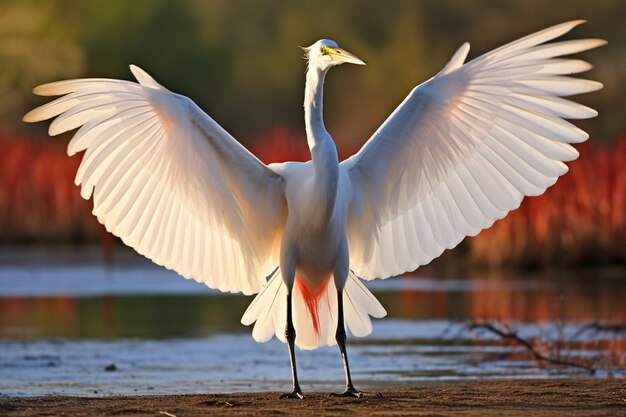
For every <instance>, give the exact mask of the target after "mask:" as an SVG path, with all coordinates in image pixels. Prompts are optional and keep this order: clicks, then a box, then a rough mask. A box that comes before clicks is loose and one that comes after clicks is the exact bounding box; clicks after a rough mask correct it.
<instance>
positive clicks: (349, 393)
mask: <svg viewBox="0 0 626 417" xmlns="http://www.w3.org/2000/svg"><path fill="white" fill-rule="evenodd" d="M363 395H364V394H363V393H362V392H361V391H357V389H356V388H354V387H352V386H350V387H348V388H346V390H345V391H344V392H340V393H337V392H331V393H330V395H329V397H354V398H362V397H363Z"/></svg>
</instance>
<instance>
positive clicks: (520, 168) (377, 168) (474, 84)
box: [341, 21, 605, 279]
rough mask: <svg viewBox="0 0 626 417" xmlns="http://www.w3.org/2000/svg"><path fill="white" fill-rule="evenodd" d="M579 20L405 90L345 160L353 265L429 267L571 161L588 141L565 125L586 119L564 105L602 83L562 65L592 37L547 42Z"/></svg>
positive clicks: (367, 271)
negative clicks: (401, 99) (401, 98)
mask: <svg viewBox="0 0 626 417" xmlns="http://www.w3.org/2000/svg"><path fill="white" fill-rule="evenodd" d="M580 23H582V21H572V22H567V23H563V24H561V25H557V26H554V27H551V28H548V29H545V30H542V31H540V32H537V33H535V34H531V35H528V36H526V37H524V38H521V39H519V40H517V41H514V42H511V43H509V44H507V45H504V46H502V47H500V48H497V49H495V50H493V51H491V52H488V53H486V54H484V55H482V56H479V57H478V58H475V59H474V60H472V61H470V62H468V63H466V64H463V61H464V59H465V57H466V56H467V53H468V50H469V46H468V44H464V45H463V46H462V47H461V48H460V49H459V51H457V53H455V54H454V56H453V57H452V59H451V60H450V62H449V63H448V64H447V65H446V66H445V67H444V69H443V70H442V71H441V72H440V73H439V74H437V75H436V76H435V77H433V78H431V79H430V80H428V81H427V82H425V83H424V84H422V85H420V86H418V87H416V88H415V89H413V91H411V93H410V94H409V96H408V97H407V98H406V99H405V100H404V102H403V103H401V104H400V106H399V107H398V108H397V109H396V110H395V111H394V112H393V114H392V115H391V116H390V117H389V118H388V119H387V121H386V122H385V123H384V124H383V125H382V126H381V127H380V128H379V129H378V130H377V131H376V132H375V133H374V135H373V136H372V137H371V138H370V140H369V141H368V142H367V143H366V144H365V145H364V146H363V148H362V149H361V150H360V151H359V152H358V153H357V154H356V155H354V156H352V157H351V158H349V159H348V160H346V161H344V162H343V163H342V164H341V169H342V170H343V172H344V174H345V176H346V177H347V178H348V179H349V181H350V186H349V187H347V189H349V190H351V192H352V193H351V203H350V216H349V219H350V220H349V226H348V227H349V232H348V234H349V247H350V258H351V268H352V269H353V270H354V271H355V273H356V274H357V275H359V276H361V277H363V278H366V279H372V278H375V277H379V278H386V277H389V276H393V275H396V274H399V273H402V272H405V271H409V270H413V269H415V268H417V267H418V266H419V265H424V264H425V263H428V262H430V260H432V259H433V258H435V257H437V256H439V255H440V254H441V252H442V251H443V250H444V249H446V248H448V249H449V248H453V247H454V246H456V245H457V244H458V243H459V242H460V241H461V240H462V239H463V238H464V237H465V236H474V235H476V234H477V233H478V232H480V230H482V229H485V228H487V227H490V226H491V225H492V224H493V222H494V221H496V220H498V219H500V218H502V217H504V216H505V215H506V214H507V213H508V212H509V211H511V210H514V209H515V208H517V207H518V206H519V205H520V203H521V201H522V199H523V197H524V196H527V195H539V194H541V193H543V192H544V191H545V189H546V188H548V187H550V186H551V185H553V184H554V183H555V182H556V180H557V179H558V177H559V176H561V175H563V174H565V173H566V172H567V170H568V168H567V165H565V164H564V162H566V161H571V160H574V159H576V158H577V157H578V152H577V151H576V150H575V149H574V148H573V147H572V146H571V145H569V144H571V143H579V142H583V141H585V140H587V139H588V137H589V135H588V134H587V133H586V132H584V131H583V130H581V129H580V128H578V127H576V126H575V125H573V124H572V123H570V122H568V121H566V120H563V119H564V118H569V119H586V118H590V117H595V116H596V115H597V112H596V111H595V110H593V109H590V108H589V107H586V106H583V105H580V104H578V103H575V102H573V101H570V100H568V99H565V98H562V97H565V96H570V95H574V94H580V93H585V92H590V91H595V90H598V89H599V88H601V87H602V84H600V83H598V82H596V81H591V80H584V79H577V78H572V77H570V76H569V75H571V74H576V73H580V72H583V71H586V70H589V69H590V68H591V65H589V64H588V63H586V62H584V61H581V60H577V59H568V58H562V57H563V56H564V55H569V54H573V53H578V52H582V51H586V50H588V49H592V48H595V47H598V46H601V45H603V44H604V43H605V41H603V40H599V39H581V40H567V41H560V42H552V43H547V44H546V43H545V42H548V41H551V40H553V39H555V38H558V37H559V36H562V35H563V34H565V33H567V32H569V31H570V30H571V29H572V28H574V27H575V26H577V25H579V24H580Z"/></svg>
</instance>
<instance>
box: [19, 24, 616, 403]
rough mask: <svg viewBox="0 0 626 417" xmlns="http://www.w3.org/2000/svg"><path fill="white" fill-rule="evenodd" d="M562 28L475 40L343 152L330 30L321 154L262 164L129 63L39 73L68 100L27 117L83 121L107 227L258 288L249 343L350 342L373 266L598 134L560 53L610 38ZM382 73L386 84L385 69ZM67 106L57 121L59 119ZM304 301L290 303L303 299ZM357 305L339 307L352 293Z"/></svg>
mask: <svg viewBox="0 0 626 417" xmlns="http://www.w3.org/2000/svg"><path fill="white" fill-rule="evenodd" d="M580 23H582V21H572V22H567V23H563V24H560V25H557V26H554V27H551V28H548V29H545V30H542V31H540V32H537V33H535V34H532V35H529V36H526V37H524V38H522V39H519V40H517V41H514V42H512V43H509V44H507V45H505V46H502V47H500V48H498V49H495V50H493V51H491V52H489V53H486V54H484V55H482V56H479V57H478V58H475V59H474V60H472V61H469V62H467V63H464V61H465V59H466V57H467V54H468V51H469V45H468V44H467V43H465V44H463V45H462V46H461V47H460V48H459V50H458V51H457V52H456V53H455V54H454V56H453V57H452V59H451V60H450V62H448V63H447V65H446V66H445V67H444V68H443V69H442V70H441V71H440V72H439V73H438V74H437V75H435V76H434V77H432V78H431V79H430V80H428V81H426V82H424V83H423V84H421V85H419V86H418V87H416V88H414V89H413V90H412V91H411V92H410V94H409V95H408V97H407V98H406V99H405V100H404V101H403V102H402V104H400V106H399V107H398V108H397V109H396V110H395V111H394V112H393V114H392V115H391V116H390V117H389V118H388V119H387V121H386V122H385V123H384V124H383V125H382V126H381V127H380V128H379V129H378V130H377V131H376V132H375V133H374V134H373V136H372V137H371V138H370V139H369V141H367V143H366V144H365V145H364V146H363V148H362V149H361V150H360V151H359V152H358V153H357V154H356V155H354V156H352V157H351V158H349V159H347V160H345V161H343V162H341V163H339V161H338V158H337V151H336V148H335V144H334V143H333V141H332V139H331V137H330V135H329V134H328V132H327V131H326V129H325V127H324V122H323V117H322V91H323V84H324V78H325V76H326V74H327V72H328V70H329V69H330V68H331V67H333V66H335V65H338V64H342V63H352V64H358V65H364V64H365V63H364V62H363V61H361V60H360V59H359V58H357V57H356V56H354V55H352V54H350V53H348V52H346V51H345V50H343V49H341V48H339V47H338V46H337V44H336V43H335V42H333V41H330V40H320V41H318V42H316V43H315V44H313V45H312V46H311V47H309V48H307V49H306V51H307V58H308V71H307V73H306V87H305V98H304V113H305V121H306V133H307V141H308V145H309V148H310V150H311V159H312V160H311V161H309V162H306V163H297V162H286V163H280V164H270V165H267V166H266V165H264V164H263V163H262V162H261V161H259V160H258V159H257V158H256V157H255V156H254V155H252V154H251V153H250V152H248V151H247V150H246V149H245V148H244V147H243V146H242V145H240V144H239V143H238V142H237V141H236V140H235V139H234V138H233V137H232V136H231V135H229V134H228V133H227V132H226V131H225V130H224V129H223V128H221V127H220V126H219V125H218V124H217V123H216V122H215V121H214V120H213V119H211V118H210V117H209V116H208V115H207V114H205V113H204V112H203V111H202V110H201V109H200V108H198V107H197V106H196V104H194V102H193V101H191V100H190V99H189V98H187V97H184V96H181V95H178V94H175V93H172V92H171V91H169V90H167V89H166V88H165V87H163V86H162V85H160V84H159V83H157V82H156V81H155V80H154V79H153V78H152V77H150V76H149V75H148V74H147V73H146V72H144V71H143V70H141V69H139V68H138V67H136V66H131V71H132V72H133V74H134V75H135V77H136V79H137V81H138V83H135V82H130V81H121V80H112V79H78V80H69V81H60V82H54V83H50V84H45V85H41V86H39V87H36V88H35V89H34V93H35V94H38V95H43V96H54V95H62V97H61V98H58V99H56V100H55V101H52V102H50V103H48V104H45V105H43V106H41V107H39V108H37V109H35V110H33V111H31V112H30V113H28V114H27V115H26V116H25V117H24V120H25V121H28V122H35V121H41V120H46V119H50V118H54V117H56V119H55V120H54V121H53V122H52V124H51V125H50V130H49V133H50V135H58V134H60V133H63V132H66V131H69V130H72V129H75V128H79V127H80V129H79V130H78V132H77V133H76V134H75V135H74V137H73V139H72V140H71V142H70V144H69V146H68V154H69V155H74V154H75V153H77V152H81V151H85V153H84V155H83V159H82V162H81V164H80V168H79V169H78V173H77V175H76V184H77V185H80V186H81V195H82V196H83V197H84V198H85V199H88V198H90V197H91V196H93V205H94V209H93V213H94V215H95V216H97V218H98V221H100V222H101V223H102V224H103V225H104V226H105V227H106V229H107V230H108V231H109V232H111V233H113V234H115V235H116V236H119V237H120V238H121V239H122V240H123V241H124V242H125V243H126V244H127V245H129V246H132V247H133V248H135V250H137V252H139V253H141V254H143V255H145V256H146V257H148V258H150V259H152V260H153V261H154V262H155V263H157V264H159V265H163V266H165V267H167V268H170V269H173V270H175V271H177V272H178V273H179V274H181V275H183V276H184V277H187V278H193V279H195V280H197V281H199V282H203V283H205V284H206V285H208V286H209V287H212V288H218V289H220V290H222V291H232V292H243V293H244V294H254V293H258V295H257V296H256V298H255V299H254V300H253V301H252V303H251V304H250V306H249V308H248V309H247V311H246V312H245V314H244V316H243V318H242V323H243V324H246V325H250V324H252V323H256V324H255V326H254V330H253V332H252V334H253V336H254V338H255V340H257V341H259V342H264V341H267V340H269V339H270V338H271V337H272V336H273V335H276V336H277V337H278V339H280V340H281V341H283V342H286V343H287V344H288V347H289V354H290V359H291V365H292V372H293V391H292V392H291V393H290V394H285V396H284V397H290V398H302V391H301V389H300V385H299V383H298V378H297V372H296V360H295V353H294V344H295V345H298V346H300V347H301V348H303V349H313V348H316V347H318V346H321V345H334V344H335V343H336V344H338V345H339V349H340V352H341V355H342V358H343V363H344V368H345V377H346V390H345V392H343V393H342V394H340V395H346V396H360V393H359V392H358V391H357V390H356V389H355V388H354V385H353V384H352V380H351V378H350V370H349V366H348V356H347V353H346V347H345V341H346V329H349V330H350V332H351V333H352V334H353V335H355V336H365V335H367V334H369V333H370V332H371V331H372V325H371V321H370V316H373V317H382V316H384V315H385V314H386V312H385V310H384V308H383V307H382V306H381V305H380V303H379V302H378V301H377V300H376V298H374V296H373V295H372V294H371V293H370V292H369V291H368V290H367V289H366V288H365V286H364V285H363V284H362V283H361V279H364V280H371V279H374V278H387V277H391V276H394V275H398V274H401V273H403V272H405V271H412V270H414V269H416V268H418V267H419V266H420V265H425V264H427V263H428V262H430V261H431V260H432V259H434V258H436V257H437V256H439V255H440V254H441V253H442V252H443V250H444V249H451V248H453V247H455V246H456V245H457V244H458V243H459V242H460V241H461V240H462V239H463V238H464V237H465V236H474V235H476V234H477V233H479V232H480V231H481V230H482V229H485V228H488V227H490V226H491V225H492V224H493V222H494V221H496V220H498V219H501V218H502V217H504V216H505V215H506V214H507V213H508V212H509V211H511V210H514V209H515V208H517V207H518V206H519V205H520V202H521V201H522V198H523V197H524V196H527V195H528V196H531V195H539V194H541V193H543V192H544V191H545V190H546V188H548V187H550V186H551V185H552V184H554V183H555V182H556V180H557V178H558V177H559V176H561V175H563V174H565V173H566V172H567V170H568V168H567V166H566V165H565V164H564V163H563V162H564V161H572V160H574V159H576V158H577V156H578V152H577V151H576V150H575V149H574V148H573V147H572V146H570V143H577V142H582V141H584V140H586V139H587V138H588V135H587V134H586V133H585V132H584V131H582V130H581V129H579V128H577V127H576V126H574V125H572V124H570V123H569V122H566V121H565V120H564V118H568V119H584V118H590V117H594V116H596V115H597V112H596V111H594V110H593V109H590V108H588V107H585V106H583V105H580V104H577V103H574V102H572V101H569V100H566V99H563V98H561V97H563V96H569V95H573V94H579V93H585V92H590V91H594V90H598V89H600V88H601V87H602V85H601V84H600V83H598V82H595V81H589V80H583V79H576V78H572V77H569V75H571V74H575V73H580V72H583V71H586V70H589V69H590V68H591V66H590V65H589V64H588V63H586V62H584V61H581V60H576V59H569V58H560V57H562V56H565V55H569V54H573V53H577V52H581V51H585V50H588V49H591V48H595V47H597V46H600V45H603V44H604V43H605V42H604V41H602V40H597V39H585V40H569V41H563V42H554V43H547V44H546V42H548V41H551V40H553V39H555V38H557V37H559V36H561V35H563V34H565V33H567V32H569V31H570V30H571V29H572V28H574V27H575V26H577V25H579V24H580ZM384 82H391V81H390V80H386V81H384ZM57 116H58V117H57ZM292 300H293V301H292ZM344 302H345V303H344Z"/></svg>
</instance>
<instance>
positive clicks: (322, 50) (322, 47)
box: [320, 45, 326, 55]
mask: <svg viewBox="0 0 626 417" xmlns="http://www.w3.org/2000/svg"><path fill="white" fill-rule="evenodd" d="M320 53H321V54H322V55H326V48H325V47H324V46H323V45H322V46H320Z"/></svg>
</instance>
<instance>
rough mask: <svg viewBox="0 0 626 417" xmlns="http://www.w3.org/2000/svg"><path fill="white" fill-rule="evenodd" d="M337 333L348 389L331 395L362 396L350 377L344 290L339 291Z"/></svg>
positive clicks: (336, 337)
mask: <svg viewBox="0 0 626 417" xmlns="http://www.w3.org/2000/svg"><path fill="white" fill-rule="evenodd" d="M337 309H338V310H339V311H338V318H337V333H336V334H335V339H336V340H337V345H339V351H340V352H341V359H343V369H344V370H345V372H346V390H345V391H344V392H342V393H339V394H337V393H332V394H330V396H331V397H358V398H361V397H362V396H363V394H362V393H361V392H360V391H357V390H356V388H354V385H352V378H351V377H350V365H349V364H348V353H347V352H346V326H345V323H344V318H343V291H341V290H338V291H337Z"/></svg>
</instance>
